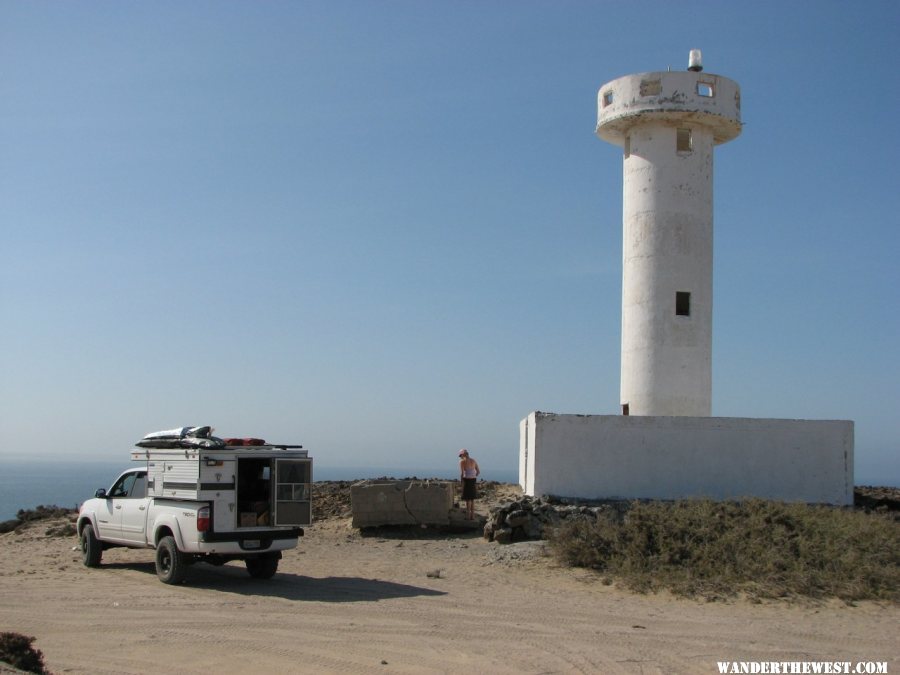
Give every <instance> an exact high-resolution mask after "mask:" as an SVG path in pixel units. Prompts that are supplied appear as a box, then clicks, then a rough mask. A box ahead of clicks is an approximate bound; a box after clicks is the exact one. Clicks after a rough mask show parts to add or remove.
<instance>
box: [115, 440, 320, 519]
mask: <svg viewBox="0 0 900 675" xmlns="http://www.w3.org/2000/svg"><path fill="white" fill-rule="evenodd" d="M131 459H132V460H133V461H135V462H143V463H146V465H147V496H148V497H158V498H165V499H173V500H185V501H205V502H209V503H210V505H211V506H212V509H211V510H212V513H211V518H212V530H213V531H214V532H227V531H233V530H236V529H241V530H246V529H252V528H272V527H297V526H303V525H309V524H310V523H311V522H312V501H311V497H312V458H311V457H309V456H308V453H307V451H306V450H304V449H302V446H299V445H276V444H263V445H224V446H223V447H217V448H206V447H184V448H146V447H138V448H135V449H134V450H132V452H131Z"/></svg>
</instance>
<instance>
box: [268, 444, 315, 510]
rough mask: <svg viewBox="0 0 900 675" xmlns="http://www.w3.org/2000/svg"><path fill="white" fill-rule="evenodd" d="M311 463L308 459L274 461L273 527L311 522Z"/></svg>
mask: <svg viewBox="0 0 900 675" xmlns="http://www.w3.org/2000/svg"><path fill="white" fill-rule="evenodd" d="M311 498H312V462H311V461H310V460H309V459H276V460H275V523H274V524H275V525H276V526H277V525H309V524H310V523H311V522H312V501H311Z"/></svg>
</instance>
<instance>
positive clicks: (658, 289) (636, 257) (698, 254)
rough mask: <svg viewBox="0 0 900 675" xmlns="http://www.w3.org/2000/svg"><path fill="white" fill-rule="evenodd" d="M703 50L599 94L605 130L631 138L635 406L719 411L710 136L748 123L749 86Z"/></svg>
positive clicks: (627, 238) (629, 301)
mask: <svg viewBox="0 0 900 675" xmlns="http://www.w3.org/2000/svg"><path fill="white" fill-rule="evenodd" d="M695 52H696V50H695ZM695 52H692V54H691V66H692V69H691V70H689V71H681V72H654V73H639V74H636V75H626V76H625V77H620V78H619V79H616V80H613V81H612V82H608V83H607V84H604V85H603V86H602V87H601V88H600V92H599V94H598V117H597V135H598V136H599V137H600V138H602V139H603V140H605V141H608V142H610V143H614V144H616V145H619V146H622V147H623V149H624V170H623V175H624V190H623V256H622V263H623V264H622V372H621V403H622V407H623V411H624V412H627V413H628V414H632V415H657V416H672V415H677V416H682V415H685V416H693V417H706V416H709V415H710V413H711V401H712V299H713V283H712V277H713V147H714V146H715V145H718V144H720V143H725V142H727V141H730V140H732V139H733V138H736V137H737V136H738V135H739V134H740V133H741V112H740V111H741V98H740V97H741V93H740V87H739V86H738V84H737V83H736V82H734V81H732V80H729V79H728V78H725V77H721V76H719V75H711V74H707V73H703V72H702V67H700V66H699V52H697V53H696V54H695Z"/></svg>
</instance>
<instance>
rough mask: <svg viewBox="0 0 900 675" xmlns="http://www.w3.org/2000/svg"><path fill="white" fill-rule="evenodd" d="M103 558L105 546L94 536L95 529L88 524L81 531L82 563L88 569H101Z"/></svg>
mask: <svg viewBox="0 0 900 675" xmlns="http://www.w3.org/2000/svg"><path fill="white" fill-rule="evenodd" d="M102 556H103V546H102V545H101V544H100V540H99V539H97V537H96V536H94V528H93V526H92V525H91V524H90V523H88V524H87V525H85V526H84V529H83V530H81V561H82V562H83V563H84V564H85V566H86V567H100V558H101V557H102Z"/></svg>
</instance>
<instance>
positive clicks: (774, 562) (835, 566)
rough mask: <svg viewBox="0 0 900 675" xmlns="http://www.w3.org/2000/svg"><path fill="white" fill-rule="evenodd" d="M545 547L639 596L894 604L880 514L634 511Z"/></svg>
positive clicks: (577, 529) (697, 507)
mask: <svg viewBox="0 0 900 675" xmlns="http://www.w3.org/2000/svg"><path fill="white" fill-rule="evenodd" d="M550 545H551V549H552V550H553V551H554V553H555V554H556V556H557V557H558V558H559V559H560V560H562V561H563V562H564V563H567V564H569V565H573V566H580V567H589V568H593V569H596V570H602V571H604V572H605V573H606V574H607V575H612V576H613V577H615V578H616V579H618V580H620V581H622V582H624V584H625V585H626V586H628V587H629V588H631V589H634V590H638V591H642V592H647V591H656V590H660V589H669V590H671V591H672V592H674V593H676V594H679V595H686V596H700V597H706V598H710V599H712V598H720V597H727V596H732V595H736V594H745V595H747V596H750V597H754V598H773V597H789V596H807V597H813V598H823V597H837V598H841V599H843V600H846V601H851V600H859V599H882V600H891V601H897V600H900V591H898V588H900V524H898V523H897V522H896V521H895V520H893V519H892V518H890V517H887V516H884V515H881V514H874V513H873V514H866V513H862V512H854V511H851V510H845V509H839V508H832V507H826V506H809V505H805V504H785V503H782V502H771V501H764V500H760V499H752V500H748V501H745V502H743V503H735V502H713V501H709V500H682V501H677V502H673V503H661V502H651V503H635V504H633V505H632V506H631V508H630V509H629V510H628V511H627V512H625V514H624V515H620V514H617V513H613V512H607V513H601V514H599V515H598V517H597V518H596V519H595V520H591V519H585V520H577V521H574V522H566V523H565V524H564V525H563V526H562V527H560V528H559V529H558V530H557V531H556V532H555V533H554V534H553V535H552V537H551V542H550Z"/></svg>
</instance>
